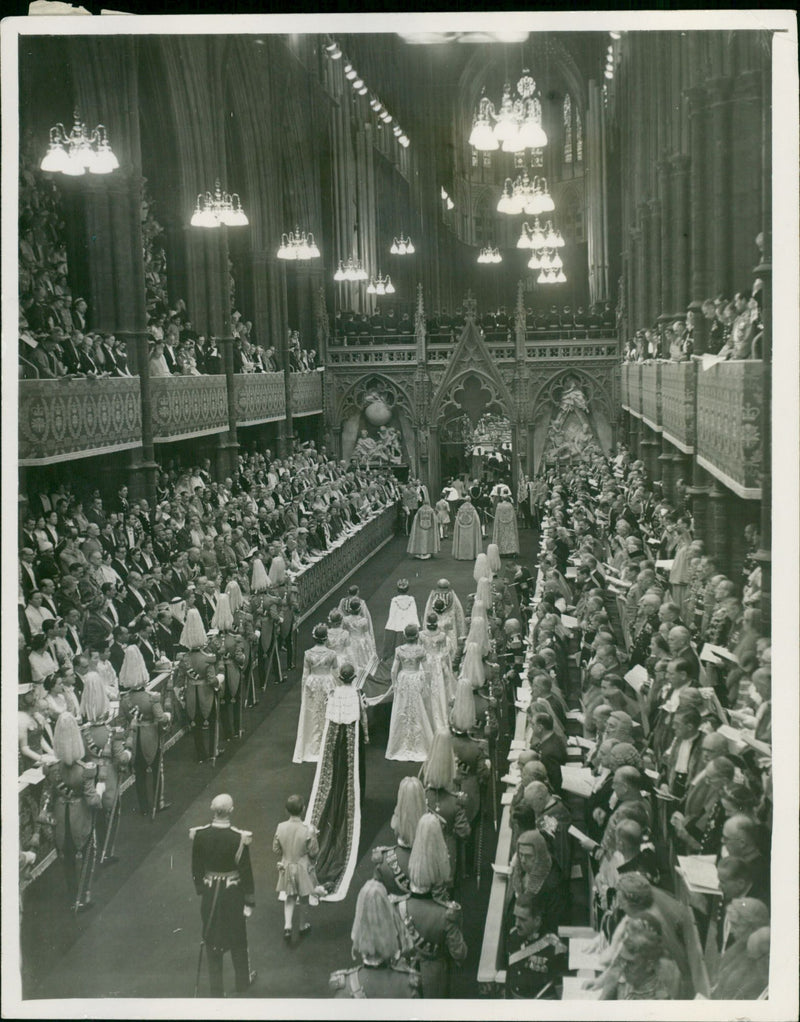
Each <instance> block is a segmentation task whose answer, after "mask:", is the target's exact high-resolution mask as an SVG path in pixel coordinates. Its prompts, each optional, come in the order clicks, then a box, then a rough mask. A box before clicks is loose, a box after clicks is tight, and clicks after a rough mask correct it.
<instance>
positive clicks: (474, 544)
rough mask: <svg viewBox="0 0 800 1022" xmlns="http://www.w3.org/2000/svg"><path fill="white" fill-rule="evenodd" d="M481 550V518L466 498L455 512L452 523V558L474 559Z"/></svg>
mask: <svg viewBox="0 0 800 1022" xmlns="http://www.w3.org/2000/svg"><path fill="white" fill-rule="evenodd" d="M482 551H483V538H482V536H481V520H480V518H478V512H477V511H476V510H475V508H474V507H473V506H472V504H471V503H470V502H469V501H468V500H467V501H465V502H464V503H463V504H462V505H461V507H460V508H459V509H458V511H457V512H456V519H455V523H454V525H453V559H454V560H456V561H474V560H475V558H476V557H477V556H478V554H479V553H481V552H482Z"/></svg>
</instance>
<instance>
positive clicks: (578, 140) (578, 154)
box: [575, 107, 583, 163]
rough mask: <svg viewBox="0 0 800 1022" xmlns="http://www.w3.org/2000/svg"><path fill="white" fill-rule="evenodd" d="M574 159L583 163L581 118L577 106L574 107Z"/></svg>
mask: <svg viewBox="0 0 800 1022" xmlns="http://www.w3.org/2000/svg"><path fill="white" fill-rule="evenodd" d="M575 160H576V162H577V163H583V120H582V119H581V112H580V110H579V109H578V108H577V107H575Z"/></svg>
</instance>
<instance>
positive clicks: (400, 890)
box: [372, 843, 411, 897]
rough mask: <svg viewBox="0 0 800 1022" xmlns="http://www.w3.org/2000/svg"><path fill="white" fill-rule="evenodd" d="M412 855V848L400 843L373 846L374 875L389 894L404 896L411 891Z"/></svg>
mask: <svg viewBox="0 0 800 1022" xmlns="http://www.w3.org/2000/svg"><path fill="white" fill-rule="evenodd" d="M410 857H411V849H410V848H406V847H405V845H401V844H399V843H398V844H396V845H391V846H384V845H382V846H379V847H378V848H373V850H372V861H373V862H374V863H375V872H374V874H373V876H374V877H375V879H376V880H380V882H381V883H382V884H383V886H384V887H385V888H386V893H387V894H390V895H395V896H397V897H404V896H405V895H406V894H409V893H410V892H411V881H410V880H409V879H408V860H409V858H410Z"/></svg>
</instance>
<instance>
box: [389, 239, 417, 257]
mask: <svg viewBox="0 0 800 1022" xmlns="http://www.w3.org/2000/svg"><path fill="white" fill-rule="evenodd" d="M416 251H417V250H416V249H415V248H414V245H413V243H412V241H411V238H404V237H403V235H402V234H401V235H400V240H399V241H398V240H397V238H394V239H393V240H392V247H391V248H390V249H389V252H390V254H391V255H414V253H415V252H416Z"/></svg>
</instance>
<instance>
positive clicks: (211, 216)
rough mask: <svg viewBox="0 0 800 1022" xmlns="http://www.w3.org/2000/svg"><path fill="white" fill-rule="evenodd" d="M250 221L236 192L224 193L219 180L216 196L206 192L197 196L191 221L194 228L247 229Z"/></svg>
mask: <svg viewBox="0 0 800 1022" xmlns="http://www.w3.org/2000/svg"><path fill="white" fill-rule="evenodd" d="M249 222H250V221H249V220H248V219H247V217H246V216H245V214H244V210H243V209H242V202H241V199H240V198H239V196H238V195H237V194H236V192H234V193H233V195H229V194H228V192H223V191H222V187H221V186H220V183H219V178H217V180H216V182H215V184H214V194H213V195H212V194H211V192H206V193H205V195H202V194H200V195H198V196H197V203H196V205H195V208H194V213H192V219H191V221H190V223H191V225H192V227H221V226H222V225H223V224H224V225H225V226H226V227H246V226H247V225H248V223H249Z"/></svg>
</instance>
